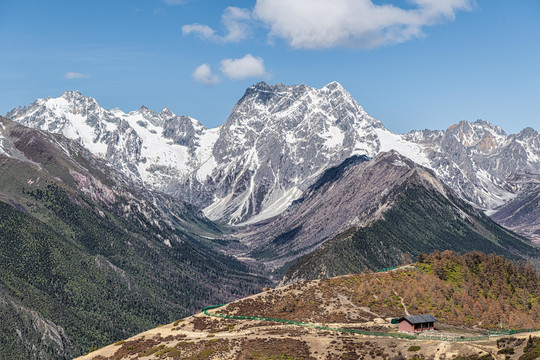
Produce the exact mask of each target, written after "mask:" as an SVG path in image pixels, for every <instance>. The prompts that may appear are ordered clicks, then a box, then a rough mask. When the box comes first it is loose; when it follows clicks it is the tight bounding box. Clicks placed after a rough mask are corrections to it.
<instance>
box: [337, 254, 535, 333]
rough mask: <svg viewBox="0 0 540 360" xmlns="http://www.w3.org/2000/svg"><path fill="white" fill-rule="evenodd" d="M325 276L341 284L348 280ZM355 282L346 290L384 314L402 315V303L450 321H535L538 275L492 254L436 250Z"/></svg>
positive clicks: (531, 324) (527, 324)
mask: <svg viewBox="0 0 540 360" xmlns="http://www.w3.org/2000/svg"><path fill="white" fill-rule="evenodd" d="M330 281H332V282H334V283H335V285H337V286H339V287H342V286H343V287H344V285H346V284H344V283H343V282H344V281H348V282H350V281H351V279H350V278H345V279H333V280H330ZM340 283H341V284H340ZM354 285H355V286H354V287H351V290H349V291H350V292H352V294H351V295H352V296H353V298H354V301H355V302H356V303H357V304H358V305H363V306H370V307H371V308H373V309H374V311H376V312H381V313H384V314H387V315H389V316H396V317H397V316H403V315H404V309H403V305H402V302H403V304H405V306H406V307H407V309H408V311H409V313H411V314H424V313H431V314H433V315H434V316H435V317H437V318H438V319H439V320H441V322H444V323H449V324H455V325H468V326H474V325H477V326H480V327H484V328H488V327H496V326H498V325H499V324H500V322H501V321H502V324H503V326H504V327H505V328H538V327H539V326H540V274H539V273H538V272H536V270H535V269H534V267H533V266H532V265H530V264H526V263H525V262H523V261H520V262H513V261H509V260H507V259H505V258H503V257H501V256H497V255H486V254H483V253H480V252H471V253H467V254H465V255H460V254H458V253H455V252H452V251H444V252H442V253H441V252H438V251H436V252H434V253H432V254H431V255H422V256H420V262H418V263H417V264H416V267H415V268H414V269H408V270H407V269H406V270H398V271H392V272H388V273H380V274H361V275H358V276H354Z"/></svg>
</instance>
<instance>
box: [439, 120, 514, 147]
mask: <svg viewBox="0 0 540 360" xmlns="http://www.w3.org/2000/svg"><path fill="white" fill-rule="evenodd" d="M446 132H447V134H448V135H451V136H453V137H455V139H456V140H457V141H459V142H460V143H461V144H463V145H464V146H465V147H472V146H474V147H478V148H479V150H481V151H483V152H490V151H492V150H494V149H496V148H497V147H499V146H500V145H502V144H503V143H504V142H505V140H506V137H507V135H506V133H505V132H504V130H503V129H501V127H500V126H496V125H493V124H491V123H490V122H488V121H484V120H481V119H478V120H476V121H475V122H469V121H460V122H459V123H458V124H455V125H452V126H450V127H449V128H448V129H447V130H446Z"/></svg>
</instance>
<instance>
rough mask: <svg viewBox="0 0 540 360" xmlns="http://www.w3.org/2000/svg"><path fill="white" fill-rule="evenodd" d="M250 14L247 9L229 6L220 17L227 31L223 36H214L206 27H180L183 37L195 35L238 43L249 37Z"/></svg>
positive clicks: (211, 30)
mask: <svg viewBox="0 0 540 360" xmlns="http://www.w3.org/2000/svg"><path fill="white" fill-rule="evenodd" d="M252 20H253V19H252V14H251V11H250V10H248V9H242V8H239V7H234V6H229V7H228V8H226V9H225V11H224V12H223V15H222V16H221V22H222V23H223V25H224V26H225V29H227V33H226V34H225V35H223V36H221V35H216V32H215V31H214V29H212V28H211V27H210V26H208V25H202V24H197V23H195V24H190V25H184V26H182V33H183V34H184V35H188V34H192V33H193V34H196V35H199V37H201V38H203V39H211V40H214V41H219V42H225V43H228V42H239V41H242V40H244V39H246V38H248V37H249V36H251V33H252V32H251V23H252Z"/></svg>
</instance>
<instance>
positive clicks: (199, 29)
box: [182, 24, 215, 39]
mask: <svg viewBox="0 0 540 360" xmlns="http://www.w3.org/2000/svg"><path fill="white" fill-rule="evenodd" d="M182 33H183V34H184V35H189V34H196V35H199V37H200V38H203V39H211V38H212V37H213V36H214V34H215V31H214V29H212V28H211V27H210V26H208V25H201V24H190V25H184V26H182Z"/></svg>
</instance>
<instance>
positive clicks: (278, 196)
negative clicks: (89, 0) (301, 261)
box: [8, 82, 540, 224]
mask: <svg viewBox="0 0 540 360" xmlns="http://www.w3.org/2000/svg"><path fill="white" fill-rule="evenodd" d="M8 117H10V118H12V119H13V120H16V121H18V122H21V123H23V124H25V125H27V126H31V127H35V128H39V129H44V130H48V131H52V132H58V133H62V134H64V135H66V136H67V137H69V138H71V139H75V140H77V141H78V142H80V143H81V144H82V145H84V146H85V147H87V148H88V149H90V151H92V152H93V153H94V154H95V155H97V156H101V157H104V158H107V159H108V160H109V161H111V162H112V163H113V164H114V165H115V166H116V167H117V168H118V169H120V170H121V171H122V172H124V173H125V174H127V175H129V176H130V177H132V178H133V179H136V180H137V181H139V182H140V183H143V184H144V185H145V186H147V187H149V188H152V189H158V190H162V191H165V192H167V193H169V194H173V195H174V196H175V197H176V198H178V199H182V200H185V201H187V202H189V203H191V204H194V205H196V206H198V207H200V208H202V209H204V213H205V214H206V215H207V216H208V217H209V218H210V219H212V220H219V221H225V222H228V223H231V224H239V223H254V222H257V221H260V220H265V219H268V218H271V217H273V216H275V215H278V214H280V213H281V212H283V211H284V210H285V209H287V207H288V206H289V205H290V204H291V203H292V202H293V201H294V200H295V199H297V198H298V197H300V196H301V194H302V192H303V191H304V190H306V189H307V188H308V187H309V186H311V185H312V184H313V183H314V182H315V181H316V180H317V178H318V177H319V176H320V175H321V174H322V173H323V172H324V171H325V170H327V169H328V168H331V167H333V166H336V165H338V164H340V163H341V162H342V161H343V160H344V159H346V158H348V157H350V156H353V155H358V156H360V155H366V156H368V157H373V156H375V155H376V154H378V153H379V152H381V151H389V150H396V151H398V152H400V153H401V154H403V155H405V156H407V157H408V158H410V159H412V160H413V161H415V162H416V163H418V164H420V165H423V166H426V167H428V168H430V169H432V170H433V171H434V172H435V174H436V175H437V176H438V177H439V178H441V179H442V180H443V182H444V183H445V184H447V185H448V186H449V187H450V188H452V189H453V190H454V191H455V192H456V193H457V194H458V195H459V196H460V197H462V198H463V199H465V200H466V201H468V202H469V203H471V204H473V205H475V206H477V207H479V208H481V209H483V210H487V211H488V212H489V213H492V212H493V211H494V209H496V208H498V207H500V206H502V205H504V204H506V203H508V202H509V201H511V200H512V199H514V198H516V197H518V195H519V194H520V193H521V191H522V190H523V189H525V188H527V187H528V185H527V184H528V182H527V181H524V180H523V178H522V180H521V181H520V182H513V181H512V179H513V178H515V176H525V177H526V178H527V177H530V176H529V175H532V176H533V177H534V176H536V175H538V174H540V136H539V134H538V133H537V132H536V131H535V130H533V129H531V128H527V129H525V130H523V131H522V132H521V133H519V134H514V135H507V134H506V133H505V132H504V131H503V130H502V129H501V128H500V127H497V126H494V125H492V124H490V123H488V122H485V121H481V120H478V121H476V122H473V123H471V122H466V121H462V122H460V123H459V124H456V125H454V126H452V127H450V128H448V129H447V130H444V131H443V130H436V131H431V130H423V131H412V132H410V133H408V134H405V135H398V134H394V133H392V132H390V131H388V130H387V129H385V128H384V126H383V125H382V123H381V122H379V121H378V120H376V119H374V118H373V117H371V116H369V114H367V113H366V112H365V111H364V110H363V109H362V107H361V106H360V105H359V104H358V103H357V102H356V101H355V100H354V99H353V98H352V97H351V95H350V94H349V93H348V92H347V91H346V90H345V89H343V87H342V86H341V85H339V84H338V83H335V82H334V83H331V84H328V85H326V86H325V87H323V88H322V89H315V88H312V87H309V86H306V85H300V86H296V85H293V86H287V85H283V84H277V85H268V84H266V83H264V82H262V83H259V84H256V85H254V86H251V87H249V88H248V89H247V90H246V92H245V94H244V96H243V97H242V98H241V99H240V101H239V102H238V103H237V104H236V105H235V106H234V108H233V110H232V112H231V114H230V116H229V118H228V119H227V121H226V122H225V123H224V124H223V125H221V126H220V127H218V128H215V129H206V128H204V126H202V125H201V124H200V123H199V122H198V121H196V120H194V119H192V118H190V117H187V116H177V115H175V114H173V113H172V112H171V111H170V110H168V109H163V111H162V112H161V113H159V114H158V113H156V112H153V111H151V110H149V109H147V108H145V107H141V108H140V109H139V110H137V111H133V112H130V113H127V114H126V113H123V112H122V111H120V110H118V109H113V110H105V109H103V108H102V107H100V106H99V104H98V103H97V102H96V100H94V99H92V98H86V97H84V96H82V95H81V94H80V93H78V92H66V93H64V94H63V95H62V96H61V97H59V98H56V99H53V98H47V99H40V100H37V101H36V102H34V103H33V104H32V105H30V106H29V107H24V108H18V109H14V110H13V111H11V112H10V113H8Z"/></svg>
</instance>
